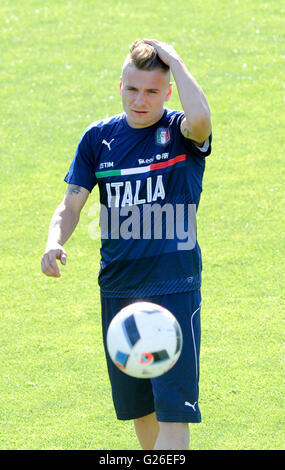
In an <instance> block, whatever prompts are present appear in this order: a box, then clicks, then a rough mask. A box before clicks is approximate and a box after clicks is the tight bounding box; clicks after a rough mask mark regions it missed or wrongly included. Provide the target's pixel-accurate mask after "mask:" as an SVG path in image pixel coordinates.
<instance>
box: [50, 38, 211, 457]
mask: <svg viewBox="0 0 285 470" xmlns="http://www.w3.org/2000/svg"><path fill="white" fill-rule="evenodd" d="M171 73H172V75H173V78H174V81H175V83H176V86H177V89H178V92H179V97H180V100H181V105H182V111H176V110H171V109H169V108H167V107H165V103H166V102H168V101H169V100H170V97H171V92H172V83H171V82H170V78H171ZM120 93H121V97H122V105H123V109H124V112H122V113H120V114H117V115H115V116H112V117H110V118H108V119H103V120H98V121H96V122H94V123H92V124H91V125H90V126H89V127H88V128H87V129H86V131H85V132H84V134H83V136H82V137H81V139H80V142H79V144H78V147H77V150H76V153H75V156H74V159H73V161H72V163H71V166H70V169H69V171H68V173H67V175H66V177H65V181H66V182H67V183H68V188H67V191H66V194H65V196H64V198H63V201H62V203H61V204H60V205H59V207H58V208H57V209H56V211H55V213H54V215H53V218H52V220H51V224H50V229H49V235H48V241H47V245H46V249H45V252H44V255H43V257H42V271H43V272H44V273H45V274H46V275H47V276H54V277H59V276H60V271H59V267H58V264H57V262H56V260H60V261H61V264H62V265H65V264H66V251H65V249H64V248H63V245H64V244H65V242H66V241H67V240H68V238H69V237H70V236H71V234H72V233H73V231H74V229H75V227H76V225H77V223H78V221H79V216H80V212H81V210H82V208H83V206H84V204H85V202H86V200H87V198H88V196H89V194H90V193H91V191H92V190H93V188H94V187H95V185H96V184H98V186H99V191H100V202H101V219H100V221H101V238H102V246H101V266H100V273H99V285H100V294H101V305H102V327H103V338H104V346H105V351H106V359H107V365H108V372H109V377H110V382H111V388H112V397H113V402H114V406H115V410H116V414H117V418H118V419H121V420H130V419H133V420H134V425H135V430H136V433H137V436H138V439H139V442H140V444H141V447H142V448H143V449H164V450H165V449H180V450H185V449H188V448H189V423H197V422H200V421H201V414H200V409H199V405H198V391H199V387H198V381H199V351H200V308H201V294H200V288H201V252H200V248H199V245H198V242H197V240H196V225H195V217H193V210H192V211H191V208H192V209H193V207H194V208H195V211H194V214H196V210H197V207H198V204H199V200H200V194H201V191H202V178H203V173H204V169H205V157H206V156H207V155H209V154H210V153H211V138H212V134H211V118H210V111H209V106H208V104H207V100H206V98H205V95H204V93H203V91H202V90H201V88H200V86H199V85H198V84H197V82H196V81H195V79H194V78H193V76H192V75H191V73H190V72H189V71H188V69H187V67H186V66H185V64H184V62H183V60H182V59H181V57H180V56H179V55H178V54H177V52H176V51H175V50H174V49H173V47H171V46H170V45H168V44H166V43H163V42H160V41H158V40H155V39H152V40H148V39H145V40H138V41H135V42H134V43H133V44H132V46H131V48H130V54H129V55H128V56H127V58H126V60H125V62H124V64H123V70H122V76H121V80H120ZM181 208H182V209H181ZM130 214H131V215H130ZM191 214H192V216H191ZM137 300H146V301H149V302H154V303H156V304H160V305H162V306H164V307H166V308H167V309H169V310H170V311H171V312H172V313H173V314H174V315H175V316H176V318H177V319H178V321H179V323H180V326H181V328H182V333H183V349H182V353H181V356H180V358H179V360H178V362H177V363H176V364H175V365H174V367H173V368H172V369H171V370H169V371H168V372H167V373H165V374H163V375H162V376H160V377H156V378H154V379H137V378H134V377H130V376H128V375H126V374H124V373H123V372H122V371H120V370H119V369H118V368H117V367H116V366H115V365H114V364H113V363H112V361H111V360H110V357H109V355H108V351H107V348H106V332H107V328H108V325H109V323H110V321H111V320H112V318H113V317H114V315H115V314H116V313H117V312H118V311H119V310H120V309H121V308H123V307H124V306H126V305H128V304H130V303H133V302H135V301H137Z"/></svg>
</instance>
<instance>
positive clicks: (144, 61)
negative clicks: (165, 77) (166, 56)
mask: <svg viewBox="0 0 285 470" xmlns="http://www.w3.org/2000/svg"><path fill="white" fill-rule="evenodd" d="M128 65H134V66H135V67H136V68H137V69H139V70H147V71H151V70H154V69H157V68H159V69H161V70H162V71H164V72H168V71H169V66H168V65H167V64H165V63H164V62H163V61H162V60H161V59H160V57H159V55H158V53H157V52H156V50H155V48H154V47H153V46H151V45H150V44H147V43H146V42H145V41H143V40H142V39H137V40H136V41H134V42H133V43H132V44H131V45H130V53H129V55H128V56H127V57H126V60H125V62H124V65H123V69H124V68H125V67H127V66H128Z"/></svg>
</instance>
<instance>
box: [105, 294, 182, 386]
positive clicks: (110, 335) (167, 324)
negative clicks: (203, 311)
mask: <svg viewBox="0 0 285 470" xmlns="http://www.w3.org/2000/svg"><path fill="white" fill-rule="evenodd" d="M107 348H108V351H109V354H110V357H111V359H112V361H113V362H114V364H116V366H117V367H118V368H119V369H120V370H121V371H122V372H124V373H125V374H127V375H131V376H132V377H138V378H151V377H158V376H159V375H162V374H164V373H165V372H167V371H168V370H169V369H171V367H173V366H174V364H175V363H176V362H177V360H178V358H179V356H180V353H181V349H182V331H181V328H180V325H179V323H178V322H177V320H176V318H175V317H174V316H173V314H172V313H171V312H169V310H167V309H166V308H164V307H161V306H160V305H156V304H153V303H151V302H135V303H133V304H131V305H128V306H127V307H125V308H123V309H122V310H120V312H119V313H117V315H116V316H115V317H114V318H113V320H112V321H111V323H110V325H109V328H108V331H107Z"/></svg>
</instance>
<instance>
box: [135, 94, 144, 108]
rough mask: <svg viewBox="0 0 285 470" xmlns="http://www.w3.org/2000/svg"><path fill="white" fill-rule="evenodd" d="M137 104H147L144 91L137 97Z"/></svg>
mask: <svg viewBox="0 0 285 470" xmlns="http://www.w3.org/2000/svg"><path fill="white" fill-rule="evenodd" d="M135 104H136V105H137V106H143V105H144V104H145V96H144V93H138V94H137V96H136V99H135Z"/></svg>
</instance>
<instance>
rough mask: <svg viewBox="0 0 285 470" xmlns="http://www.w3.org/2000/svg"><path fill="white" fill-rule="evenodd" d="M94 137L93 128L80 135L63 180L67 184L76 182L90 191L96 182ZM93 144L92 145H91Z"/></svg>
mask: <svg viewBox="0 0 285 470" xmlns="http://www.w3.org/2000/svg"><path fill="white" fill-rule="evenodd" d="M94 139H95V136H94V132H93V129H88V130H87V131H86V132H85V133H84V134H83V136H82V138H81V140H80V142H79V144H78V147H77V149H76V152H75V156H74V158H73V161H72V163H71V165H70V168H69V171H68V173H67V175H66V176H65V178H64V181H66V183H69V184H76V185H78V186H82V187H83V188H86V189H88V191H90V192H91V191H92V189H93V188H94V186H95V185H96V183H97V179H96V176H95V155H94V150H93V149H94V144H93V140H94ZM92 144H93V145H92Z"/></svg>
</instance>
